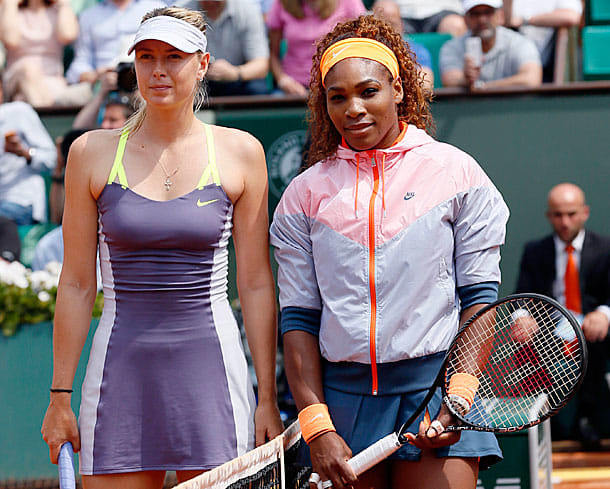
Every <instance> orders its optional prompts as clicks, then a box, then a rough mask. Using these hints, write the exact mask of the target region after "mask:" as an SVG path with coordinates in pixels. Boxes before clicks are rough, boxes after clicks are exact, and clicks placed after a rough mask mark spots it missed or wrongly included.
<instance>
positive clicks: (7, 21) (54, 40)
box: [0, 0, 91, 107]
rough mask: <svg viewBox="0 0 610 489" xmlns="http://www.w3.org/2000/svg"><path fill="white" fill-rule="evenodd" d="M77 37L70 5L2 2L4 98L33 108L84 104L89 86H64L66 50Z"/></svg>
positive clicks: (54, 0) (52, 0)
mask: <svg viewBox="0 0 610 489" xmlns="http://www.w3.org/2000/svg"><path fill="white" fill-rule="evenodd" d="M77 35H78V20H77V18H76V15H75V14H74V12H73V11H72V9H71V7H70V2H69V0H2V7H1V8H0V40H1V41H2V43H3V44H4V46H5V49H6V58H7V59H6V71H5V72H4V82H3V83H4V91H5V96H6V98H7V99H8V100H22V101H24V102H27V103H28V104H30V105H33V106H34V107H51V106H72V105H82V104H83V103H85V102H86V101H87V100H88V98H89V97H90V96H91V89H90V87H89V85H87V84H77V85H68V82H67V81H66V79H65V78H64V64H63V56H64V47H65V46H66V45H68V44H70V43H72V42H73V41H74V40H75V39H76V36H77Z"/></svg>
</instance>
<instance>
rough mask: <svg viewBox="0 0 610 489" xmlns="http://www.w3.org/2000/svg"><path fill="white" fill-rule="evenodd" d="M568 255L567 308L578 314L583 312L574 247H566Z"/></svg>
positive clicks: (566, 279) (565, 277) (566, 274)
mask: <svg viewBox="0 0 610 489" xmlns="http://www.w3.org/2000/svg"><path fill="white" fill-rule="evenodd" d="M566 253H567V254H568V263H567V265H566V273H565V276H564V282H565V290H566V307H567V308H568V309H569V310H570V311H572V312H576V313H580V312H582V307H581V303H580V284H579V283H578V268H577V267H576V260H575V258H574V247H573V246H572V245H571V244H569V245H568V246H566Z"/></svg>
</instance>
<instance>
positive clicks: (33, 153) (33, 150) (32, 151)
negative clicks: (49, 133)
mask: <svg viewBox="0 0 610 489" xmlns="http://www.w3.org/2000/svg"><path fill="white" fill-rule="evenodd" d="M34 156H36V148H29V149H28V159H29V160H30V161H31V160H32V158H34Z"/></svg>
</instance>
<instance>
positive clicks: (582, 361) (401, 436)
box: [397, 293, 588, 443]
mask: <svg viewBox="0 0 610 489" xmlns="http://www.w3.org/2000/svg"><path fill="white" fill-rule="evenodd" d="M527 299H535V300H539V301H542V302H546V303H548V304H549V305H551V306H552V307H554V308H555V309H557V310H558V311H559V312H560V313H561V314H562V315H563V316H564V317H565V318H566V320H567V321H568V322H569V324H570V326H572V329H573V330H574V334H575V335H576V340H577V342H578V346H579V348H580V352H581V355H580V358H579V367H580V368H579V376H578V379H577V380H576V382H575V383H574V385H573V386H572V388H571V390H570V391H569V392H568V393H567V394H566V395H565V397H564V399H563V400H562V401H561V402H560V403H559V404H557V405H556V406H555V407H554V408H553V409H550V410H549V411H548V412H546V413H545V414H544V415H542V416H540V417H539V418H537V419H536V420H531V421H530V422H529V423H526V424H523V425H520V426H509V427H489V426H479V425H475V424H472V423H470V422H469V421H468V420H467V419H465V418H464V417H463V416H462V415H460V413H459V412H457V410H456V409H454V408H453V406H452V404H451V402H450V401H449V398H448V395H447V390H446V382H445V375H446V370H447V365H448V364H449V360H450V359H451V357H452V354H453V352H454V350H455V349H456V347H457V344H458V341H459V340H460V338H461V337H462V335H463V334H464V332H465V331H466V330H467V329H468V328H469V327H470V325H471V324H472V323H473V322H475V321H476V320H477V319H478V318H479V317H481V316H482V315H484V314H485V313H487V312H488V311H490V310H491V309H494V308H497V307H498V306H501V305H502V304H504V303H506V302H512V301H519V300H520V301H524V300H527ZM587 361H588V354H587V347H586V340H585V336H584V334H583V332H582V328H581V327H580V325H579V324H578V321H577V320H576V318H575V317H574V315H573V314H572V313H571V312H569V311H568V310H567V309H566V308H565V307H564V306H562V305H561V304H559V302H557V301H556V300H555V299H552V298H551V297H548V296H545V295H542V294H535V293H520V294H512V295H508V296H506V297H503V298H502V299H499V300H497V301H494V302H492V303H490V304H487V305H486V306H485V307H483V308H481V309H479V310H478V311H477V312H476V313H474V314H473V315H472V316H471V317H470V318H468V320H467V321H466V322H465V323H464V324H463V325H462V326H460V328H459V329H458V332H457V333H456V335H455V337H454V338H453V341H452V342H451V345H450V346H449V349H448V350H447V353H446V354H445V358H444V359H443V362H442V366H441V368H440V369H439V372H438V374H437V376H436V379H435V380H434V383H433V385H432V387H431V388H430V390H429V391H428V393H427V394H426V397H425V399H424V400H423V401H422V403H421V405H420V406H419V407H418V408H417V409H416V410H415V411H414V412H413V414H412V415H411V416H410V417H409V419H407V421H405V423H403V425H402V426H401V427H400V429H399V430H398V431H397V435H398V440H399V441H400V443H406V442H407V438H406V432H407V430H408V428H409V426H411V425H412V424H413V423H414V422H415V420H416V419H417V418H418V417H419V416H420V415H421V413H422V412H423V411H424V409H425V408H426V406H427V405H428V404H429V403H430V401H431V400H432V398H433V397H434V394H435V393H436V390H437V388H438V387H440V388H441V392H442V398H443V402H444V404H445V405H446V406H447V407H448V408H449V410H450V411H451V414H453V416H454V417H455V418H456V419H457V420H458V422H459V424H457V425H451V426H447V427H445V431H463V430H471V431H486V432H492V433H510V432H515V431H520V430H524V429H527V428H531V427H532V426H536V425H538V424H540V423H542V422H543V421H544V420H546V419H548V418H550V417H551V416H553V415H554V414H556V413H557V412H558V411H559V410H560V409H562V408H563V407H564V406H565V405H566V404H567V403H568V401H570V399H572V397H573V396H574V394H575V393H576V391H577V390H578V388H579V387H580V385H581V384H582V381H583V378H584V376H585V373H586V370H587Z"/></svg>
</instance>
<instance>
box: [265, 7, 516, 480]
mask: <svg viewBox="0 0 610 489" xmlns="http://www.w3.org/2000/svg"><path fill="white" fill-rule="evenodd" d="M313 64H314V66H313V68H312V71H311V78H312V79H311V84H310V95H309V114H310V131H311V141H312V145H311V149H310V152H309V163H310V167H309V168H308V169H307V170H306V171H305V172H303V173H302V174H300V175H299V176H298V177H296V178H295V179H294V180H293V181H292V182H291V184H290V185H289V186H288V188H287V189H286V191H285V193H284V195H283V196H282V199H281V202H280V204H279V205H278V208H277V209H276V212H275V216H274V220H273V225H272V228H271V242H272V244H273V245H274V246H275V247H276V259H277V261H278V264H279V270H278V282H279V286H280V307H281V327H282V334H283V341H284V352H285V356H284V358H285V366H286V372H287V375H288V380H289V383H290V388H291V390H292V393H293V395H294V398H295V400H296V404H297V407H298V408H299V410H300V413H299V419H300V421H301V430H302V433H303V437H304V439H305V441H306V442H307V443H308V446H309V453H310V456H311V463H312V466H313V470H314V471H315V472H316V473H318V474H319V475H320V477H321V479H322V481H325V482H324V483H323V487H328V486H329V484H330V483H332V485H333V486H334V487H335V488H336V489H343V488H345V487H349V486H351V485H353V486H354V487H367V488H369V487H374V488H385V487H404V486H405V481H406V480H408V481H409V483H408V485H409V487H414V488H418V489H421V488H431V489H432V488H433V489H450V488H471V489H474V487H475V486H476V482H477V476H478V470H479V467H480V466H481V467H486V466H488V465H490V464H492V463H493V462H495V461H497V460H499V459H500V457H501V453H500V450H499V447H498V445H497V442H496V439H495V437H494V436H493V435H492V434H487V433H475V432H463V433H462V435H461V438H460V435H459V434H457V433H441V434H439V432H437V431H436V430H435V429H433V428H428V425H427V424H426V423H422V422H420V421H417V422H416V423H414V424H413V426H411V427H410V431H411V432H412V433H419V437H418V438H417V439H416V440H413V441H412V444H407V445H405V446H403V447H402V448H401V449H400V450H398V451H397V452H395V454H394V455H392V456H391V457H390V458H389V459H388V460H386V461H384V462H382V463H381V464H378V465H377V466H375V467H373V468H372V469H370V470H369V471H368V472H366V473H365V474H362V475H361V476H360V477H359V478H358V480H357V479H356V477H355V474H354V473H353V471H352V470H351V469H350V467H349V465H347V464H346V460H347V459H349V458H350V456H351V455H352V453H353V454H355V453H358V452H360V451H361V450H363V449H364V448H366V447H367V446H369V445H370V444H372V443H373V442H375V441H376V440H378V439H380V438H381V437H383V436H385V435H387V434H388V433H391V432H393V431H395V430H396V429H397V428H398V427H399V426H400V425H401V423H402V422H404V421H405V420H406V419H407V418H408V417H409V416H410V414H411V413H412V412H413V411H414V410H415V408H416V407H417V406H418V405H419V403H420V402H421V400H422V399H423V396H424V395H425V394H426V392H427V390H428V388H429V387H430V385H432V383H433V381H434V378H435V376H436V373H437V371H438V369H439V368H440V364H441V362H442V359H443V356H444V352H445V350H446V349H447V348H448V346H449V344H450V342H451V340H452V338H453V337H454V336H455V334H456V332H457V329H458V325H459V323H460V322H462V321H464V320H465V319H466V318H468V317H470V316H471V315H472V314H473V313H474V312H475V311H477V310H478V309H480V308H481V307H482V306H483V305H484V304H487V303H490V302H492V301H493V300H494V299H496V298H497V292H498V284H499V282H500V270H499V261H500V254H499V247H500V245H501V244H503V242H504V237H505V225H506V221H507V218H508V209H507V207H506V205H505V204H504V201H503V199H502V196H501V195H500V193H499V192H498V190H497V189H496V188H495V187H494V185H493V184H492V182H491V181H490V180H489V178H488V177H487V175H486V174H485V173H484V171H483V170H482V169H481V167H480V166H479V165H478V164H477V163H476V162H475V161H474V159H472V158H471V157H470V156H469V155H467V154H466V153H464V152H462V151H460V150H459V149H457V148H455V147H453V146H450V145H448V144H444V143H440V142H438V141H435V140H434V139H433V138H432V137H430V136H429V135H428V134H427V131H428V130H429V128H430V126H431V125H432V118H431V115H430V111H429V107H428V100H427V95H426V93H427V92H426V91H424V90H423V80H422V78H421V76H420V75H418V69H417V68H418V67H417V65H416V64H415V63H414V62H413V58H412V55H411V53H410V50H409V49H408V47H406V46H405V44H404V43H403V41H402V39H401V37H400V35H399V34H398V33H397V32H396V31H394V30H393V29H392V28H391V27H390V26H389V25H388V24H386V23H384V22H382V21H379V20H377V19H375V18H373V17H372V16H365V17H360V18H358V19H357V20H354V21H348V22H345V23H342V24H339V25H337V26H336V27H335V28H334V29H333V31H332V32H330V33H329V34H328V35H327V36H325V37H324V38H323V39H322V40H321V41H320V42H319V43H318V46H317V52H316V54H315V57H314V63H313ZM440 397H441V396H440V392H439V393H438V394H437V396H436V398H435V399H434V401H433V402H432V403H431V404H430V405H429V408H430V414H431V416H432V418H433V419H434V418H436V419H435V421H436V423H434V424H433V425H432V426H438V423H439V422H440V423H441V424H443V425H444V426H446V425H447V424H448V423H449V422H450V421H451V416H450V414H449V412H448V411H447V409H446V408H445V407H441V398H440ZM413 438H414V437H413Z"/></svg>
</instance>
